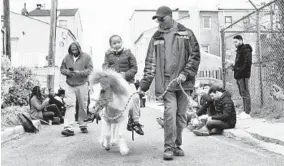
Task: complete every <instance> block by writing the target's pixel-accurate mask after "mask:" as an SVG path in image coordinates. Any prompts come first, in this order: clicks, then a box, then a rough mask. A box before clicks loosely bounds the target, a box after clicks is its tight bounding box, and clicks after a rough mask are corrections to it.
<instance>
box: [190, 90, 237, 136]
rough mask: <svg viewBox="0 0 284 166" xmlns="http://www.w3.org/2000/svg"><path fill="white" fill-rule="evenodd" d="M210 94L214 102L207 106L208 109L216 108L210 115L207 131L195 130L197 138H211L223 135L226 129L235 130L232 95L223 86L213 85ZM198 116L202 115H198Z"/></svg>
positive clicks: (210, 101)
mask: <svg viewBox="0 0 284 166" xmlns="http://www.w3.org/2000/svg"><path fill="white" fill-rule="evenodd" d="M208 94H209V95H210V97H211V99H213V101H212V100H209V103H208V104H206V105H207V107H208V106H209V105H212V104H213V106H214V107H215V109H214V112H213V111H212V110H211V111H210V114H208V116H209V117H208V119H207V122H206V129H205V130H202V129H200V130H193V133H194V134H195V135H196V136H209V135H213V134H221V133H222V132H223V130H224V129H230V128H235V125H236V122H237V120H236V111H235V106H234V102H233V100H232V99H231V95H230V94H229V92H227V91H226V90H225V89H223V88H222V86H221V85H212V87H211V88H210V90H209V92H208ZM198 114H201V112H200V113H198Z"/></svg>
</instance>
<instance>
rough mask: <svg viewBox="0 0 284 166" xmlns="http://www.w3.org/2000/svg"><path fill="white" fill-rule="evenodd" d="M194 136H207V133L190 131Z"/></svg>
mask: <svg viewBox="0 0 284 166" xmlns="http://www.w3.org/2000/svg"><path fill="white" fill-rule="evenodd" d="M192 132H193V133H194V134H195V135H196V136H209V135H210V134H209V131H201V130H193V131H192Z"/></svg>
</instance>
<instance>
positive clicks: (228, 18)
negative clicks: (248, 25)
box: [225, 16, 233, 27]
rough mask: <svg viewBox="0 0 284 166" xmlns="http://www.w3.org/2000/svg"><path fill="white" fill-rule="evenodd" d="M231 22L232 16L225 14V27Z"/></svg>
mask: <svg viewBox="0 0 284 166" xmlns="http://www.w3.org/2000/svg"><path fill="white" fill-rule="evenodd" d="M232 23H233V18H232V16H225V25H226V27H227V26H229V25H231V24H232Z"/></svg>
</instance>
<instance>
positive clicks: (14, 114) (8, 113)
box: [1, 106, 30, 131]
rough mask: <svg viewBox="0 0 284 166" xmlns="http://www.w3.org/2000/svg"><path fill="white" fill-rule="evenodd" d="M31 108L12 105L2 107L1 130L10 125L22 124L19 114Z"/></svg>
mask: <svg viewBox="0 0 284 166" xmlns="http://www.w3.org/2000/svg"><path fill="white" fill-rule="evenodd" d="M29 109H30V107H29V106H23V107H21V106H11V107H6V108H3V109H1V130H2V131H3V130H5V129H6V128H8V127H14V126H17V125H21V122H20V120H19V118H18V114H19V113H26V112H28V111H29Z"/></svg>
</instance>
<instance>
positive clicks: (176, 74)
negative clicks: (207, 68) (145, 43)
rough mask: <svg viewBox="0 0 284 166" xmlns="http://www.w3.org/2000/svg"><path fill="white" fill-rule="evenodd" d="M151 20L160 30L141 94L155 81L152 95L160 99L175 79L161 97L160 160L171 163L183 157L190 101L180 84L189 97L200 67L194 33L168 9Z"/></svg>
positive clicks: (151, 46) (147, 62) (152, 44)
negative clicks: (162, 119)
mask: <svg viewBox="0 0 284 166" xmlns="http://www.w3.org/2000/svg"><path fill="white" fill-rule="evenodd" d="M152 19H156V20H157V22H158V24H159V29H158V31H157V32H155V34H154V35H153V37H152V39H151V41H150V44H149V47H148V52H147V57H146V60H145V68H144V76H143V78H142V80H141V82H140V91H142V92H146V91H147V90H148V89H149V86H150V85H151V83H152V81H153V79H154V77H155V93H156V96H161V95H162V94H163V92H165V90H166V88H167V86H169V83H170V82H171V81H172V80H174V79H176V81H174V83H173V84H171V85H170V89H169V91H167V93H166V94H165V95H164V96H163V102H164V106H165V107H164V155H163V158H164V159H165V160H171V159H173V157H174V156H184V151H183V150H182V149H181V147H180V146H181V145H182V131H183V129H184V127H185V126H186V122H187V119H186V118H187V117H186V113H187V109H188V103H189V101H188V99H187V97H186V95H185V94H184V93H183V91H182V90H181V88H180V86H179V84H181V86H182V88H183V89H184V90H185V93H186V94H187V95H190V93H191V92H192V90H193V87H194V83H195V76H196V74H197V70H198V67H199V63H200V51H199V44H198V42H197V40H196V38H195V36H194V34H193V32H192V31H191V30H190V29H187V28H186V27H184V26H183V25H181V24H179V23H177V22H176V21H175V20H173V16H172V10H171V9H170V8H169V7H166V6H161V7H159V8H158V10H157V12H156V15H155V16H153V18H152Z"/></svg>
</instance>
